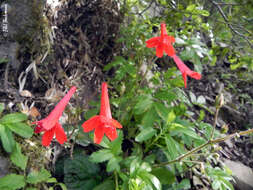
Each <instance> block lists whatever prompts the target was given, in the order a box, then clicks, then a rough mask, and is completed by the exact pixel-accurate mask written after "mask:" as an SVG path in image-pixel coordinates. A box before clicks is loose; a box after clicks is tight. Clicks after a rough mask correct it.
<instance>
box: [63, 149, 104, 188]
mask: <svg viewBox="0 0 253 190" xmlns="http://www.w3.org/2000/svg"><path fill="white" fill-rule="evenodd" d="M102 175H103V173H102V172H100V169H99V166H98V165H97V164H94V163H92V162H90V161H89V159H88V156H87V155H86V154H84V153H83V152H80V153H75V154H74V155H73V159H71V158H67V159H65V160H64V183H65V184H66V186H67V188H68V189H71V190H83V189H84V187H85V189H86V190H93V188H94V187H95V186H97V185H98V184H99V183H100V179H102Z"/></svg>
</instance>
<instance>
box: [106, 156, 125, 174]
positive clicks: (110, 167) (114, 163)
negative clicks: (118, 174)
mask: <svg viewBox="0 0 253 190" xmlns="http://www.w3.org/2000/svg"><path fill="white" fill-rule="evenodd" d="M121 160H122V158H121V157H113V158H111V159H110V160H109V162H108V163H107V166H106V171H107V172H112V171H115V170H116V171H120V166H119V162H120V161H121Z"/></svg>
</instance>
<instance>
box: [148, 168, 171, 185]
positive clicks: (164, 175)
mask: <svg viewBox="0 0 253 190" xmlns="http://www.w3.org/2000/svg"><path fill="white" fill-rule="evenodd" d="M151 173H152V174H153V175H155V176H156V177H157V178H158V179H159V180H160V182H161V183H162V184H164V185H166V184H172V183H174V182H175V181H176V177H175V175H174V173H173V172H171V171H170V170H168V169H167V168H165V167H160V168H153V169H152V172H151Z"/></svg>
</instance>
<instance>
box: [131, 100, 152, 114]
mask: <svg viewBox="0 0 253 190" xmlns="http://www.w3.org/2000/svg"><path fill="white" fill-rule="evenodd" d="M152 103H153V100H152V97H151V96H141V97H139V101H138V103H137V104H136V105H135V107H134V112H135V114H137V115H138V114H142V113H144V112H146V111H147V110H148V109H149V108H150V107H151V106H152Z"/></svg>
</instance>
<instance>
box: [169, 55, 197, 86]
mask: <svg viewBox="0 0 253 190" xmlns="http://www.w3.org/2000/svg"><path fill="white" fill-rule="evenodd" d="M171 57H172V58H173V59H174V61H175V63H176V65H177V67H178V68H179V70H180V71H181V73H182V75H183V79H184V85H185V88H186V86H187V75H189V76H190V77H192V78H194V79H197V80H199V79H201V74H199V73H197V72H194V71H192V70H191V69H189V68H188V67H187V66H186V65H185V64H184V63H183V61H182V60H181V59H180V58H179V57H177V55H173V56H171Z"/></svg>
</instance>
